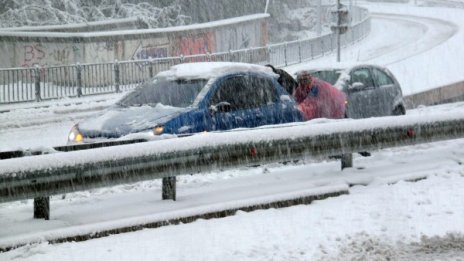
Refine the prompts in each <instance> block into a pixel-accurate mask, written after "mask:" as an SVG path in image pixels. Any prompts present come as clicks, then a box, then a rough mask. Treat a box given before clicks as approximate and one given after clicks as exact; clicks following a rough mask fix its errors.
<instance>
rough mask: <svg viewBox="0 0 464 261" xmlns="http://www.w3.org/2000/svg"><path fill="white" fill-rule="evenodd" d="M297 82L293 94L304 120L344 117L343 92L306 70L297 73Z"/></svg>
mask: <svg viewBox="0 0 464 261" xmlns="http://www.w3.org/2000/svg"><path fill="white" fill-rule="evenodd" d="M297 82H298V86H297V87H296V88H295V90H294V91H293V96H294V97H295V100H296V102H297V103H298V108H299V110H300V111H301V112H302V113H303V115H304V118H305V120H311V119H315V118H328V119H341V118H344V117H345V102H346V95H345V93H343V92H342V91H340V90H338V89H337V88H335V87H334V86H332V85H331V84H330V83H328V82H325V81H323V80H320V79H318V78H315V77H312V76H311V74H310V73H309V72H307V71H301V72H299V73H298V74H297Z"/></svg>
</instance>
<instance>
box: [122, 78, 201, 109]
mask: <svg viewBox="0 0 464 261" xmlns="http://www.w3.org/2000/svg"><path fill="white" fill-rule="evenodd" d="M207 82H208V80H206V79H195V80H185V79H176V80H166V79H156V80H155V81H153V82H151V83H148V84H144V85H142V86H140V87H139V88H137V89H135V90H134V91H133V92H132V93H130V94H128V95H127V96H126V97H124V98H123V99H121V101H119V102H118V105H120V106H123V107H130V106H142V105H149V106H156V105H157V104H163V105H167V106H172V107H180V108H185V107H189V106H191V105H192V104H193V102H194V101H195V98H196V97H197V96H198V94H199V93H200V91H201V89H202V88H203V87H204V86H205V84H206V83H207Z"/></svg>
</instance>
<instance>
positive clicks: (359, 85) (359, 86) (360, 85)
mask: <svg viewBox="0 0 464 261" xmlns="http://www.w3.org/2000/svg"><path fill="white" fill-rule="evenodd" d="M362 89H364V83H362V82H355V83H353V84H351V85H350V86H348V90H349V91H352V92H356V91H360V90H362Z"/></svg>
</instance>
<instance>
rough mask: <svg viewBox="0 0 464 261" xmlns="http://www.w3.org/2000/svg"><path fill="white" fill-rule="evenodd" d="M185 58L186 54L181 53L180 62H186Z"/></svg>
mask: <svg viewBox="0 0 464 261" xmlns="http://www.w3.org/2000/svg"><path fill="white" fill-rule="evenodd" d="M184 59H185V57H184V55H183V54H181V55H180V63H184Z"/></svg>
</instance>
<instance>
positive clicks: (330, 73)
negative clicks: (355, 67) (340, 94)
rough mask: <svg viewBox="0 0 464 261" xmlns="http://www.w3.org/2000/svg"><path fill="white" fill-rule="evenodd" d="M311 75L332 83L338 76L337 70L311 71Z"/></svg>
mask: <svg viewBox="0 0 464 261" xmlns="http://www.w3.org/2000/svg"><path fill="white" fill-rule="evenodd" d="M311 74H312V75H313V76H315V77H316V78H319V79H321V80H324V81H326V82H328V83H330V84H332V85H334V84H335V83H336V82H337V80H338V78H339V77H340V71H339V70H325V71H315V72H311Z"/></svg>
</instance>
